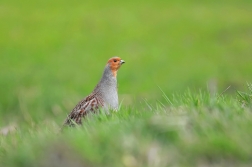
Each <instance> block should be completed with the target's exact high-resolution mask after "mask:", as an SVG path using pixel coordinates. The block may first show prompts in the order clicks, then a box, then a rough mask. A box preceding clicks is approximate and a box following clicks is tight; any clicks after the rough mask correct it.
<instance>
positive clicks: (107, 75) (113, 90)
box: [64, 57, 125, 126]
mask: <svg viewBox="0 0 252 167" xmlns="http://www.w3.org/2000/svg"><path fill="white" fill-rule="evenodd" d="M124 63H125V61H124V60H122V59H121V58H120V57H112V58H110V59H109V60H108V62H107V64H106V66H105V68H104V71H103V74H102V77H101V79H100V81H99V83H98V84H97V85H96V87H95V88H94V90H93V91H92V93H91V94H90V95H88V96H87V97H85V98H84V99H82V100H81V101H80V102H79V103H78V104H77V105H76V106H75V107H74V108H73V110H72V111H71V112H70V114H69V115H68V116H67V118H66V120H65V122H64V125H68V126H74V125H75V124H77V125H81V124H82V119H83V118H85V116H86V115H87V114H88V113H90V112H93V113H96V111H99V110H104V111H109V110H114V111H117V110H118V89H117V71H118V70H119V69H120V67H121V65H122V64H124Z"/></svg>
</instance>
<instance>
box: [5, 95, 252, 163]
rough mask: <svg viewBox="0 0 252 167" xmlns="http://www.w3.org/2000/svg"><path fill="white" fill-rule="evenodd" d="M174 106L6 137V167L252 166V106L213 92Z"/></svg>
mask: <svg viewBox="0 0 252 167" xmlns="http://www.w3.org/2000/svg"><path fill="white" fill-rule="evenodd" d="M171 102H172V103H173V105H170V104H167V103H165V104H159V103H158V102H157V103H156V105H155V106H151V107H149V106H147V105H146V106H145V107H144V106H143V108H142V109H136V108H123V107H122V108H121V110H120V111H119V112H113V113H111V114H109V115H105V114H99V115H98V114H96V115H92V114H91V115H89V116H88V119H87V120H86V121H85V123H84V124H83V126H81V127H77V128H65V129H64V130H63V131H62V132H59V128H60V127H59V125H57V124H55V122H54V121H53V120H51V121H48V122H47V123H39V124H37V125H35V126H34V127H29V128H27V127H18V128H17V130H16V131H14V132H12V133H10V134H9V135H7V136H5V137H2V139H1V147H0V148H1V149H0V153H1V154H0V155H1V162H2V164H1V165H3V166H70V165H71V166H159V167H160V166H203V165H205V166H215V165H217V164H218V165H221V166H230V165H235V166H250V165H251V164H252V161H251V155H252V149H251V147H249V145H250V142H251V139H252V133H251V131H250V127H251V126H252V114H251V108H248V107H244V106H242V105H241V104H240V103H239V100H238V99H236V98H228V97H226V96H221V97H219V98H217V96H214V97H211V95H210V94H209V93H206V92H200V93H195V94H193V93H190V92H188V93H185V94H184V95H175V96H174V97H173V98H171Z"/></svg>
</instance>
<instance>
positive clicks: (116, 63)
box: [108, 57, 125, 77]
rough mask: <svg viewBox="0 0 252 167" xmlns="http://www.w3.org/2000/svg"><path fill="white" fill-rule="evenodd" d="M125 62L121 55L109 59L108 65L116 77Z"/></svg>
mask: <svg viewBox="0 0 252 167" xmlns="http://www.w3.org/2000/svg"><path fill="white" fill-rule="evenodd" d="M123 63H125V61H124V60H122V59H121V58H120V57H112V58H110V59H109V60H108V66H109V67H110V69H111V71H112V73H113V75H114V77H116V74H117V71H118V70H119V68H120V67H121V65H122V64H123Z"/></svg>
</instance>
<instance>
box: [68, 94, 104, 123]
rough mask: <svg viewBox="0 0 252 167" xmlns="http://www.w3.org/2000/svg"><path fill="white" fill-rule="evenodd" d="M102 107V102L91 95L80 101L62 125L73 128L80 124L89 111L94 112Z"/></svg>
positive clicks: (94, 95)
mask: <svg viewBox="0 0 252 167" xmlns="http://www.w3.org/2000/svg"><path fill="white" fill-rule="evenodd" d="M101 106H103V101H102V100H101V99H99V98H98V96H97V95H96V94H91V95H89V96H87V97H86V98H85V99H83V100H82V101H80V102H79V103H78V104H77V105H76V106H75V108H74V109H73V110H72V112H71V113H70V114H69V115H68V117H67V119H66V120H65V123H64V125H70V126H73V125H74V124H82V118H83V117H85V116H86V115H87V114H88V113H89V112H90V111H91V112H95V110H97V109H98V108H99V107H101Z"/></svg>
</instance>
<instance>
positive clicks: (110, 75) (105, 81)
mask: <svg viewBox="0 0 252 167" xmlns="http://www.w3.org/2000/svg"><path fill="white" fill-rule="evenodd" d="M97 89H101V91H104V90H107V91H108V90H110V89H117V79H116V76H115V75H114V72H113V71H112V70H111V69H110V67H109V66H108V65H107V66H106V67H105V69H104V72H103V75H102V78H101V80H100V82H99V83H98V85H97V87H96V89H95V90H97ZM97 91H99V90H97Z"/></svg>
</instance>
